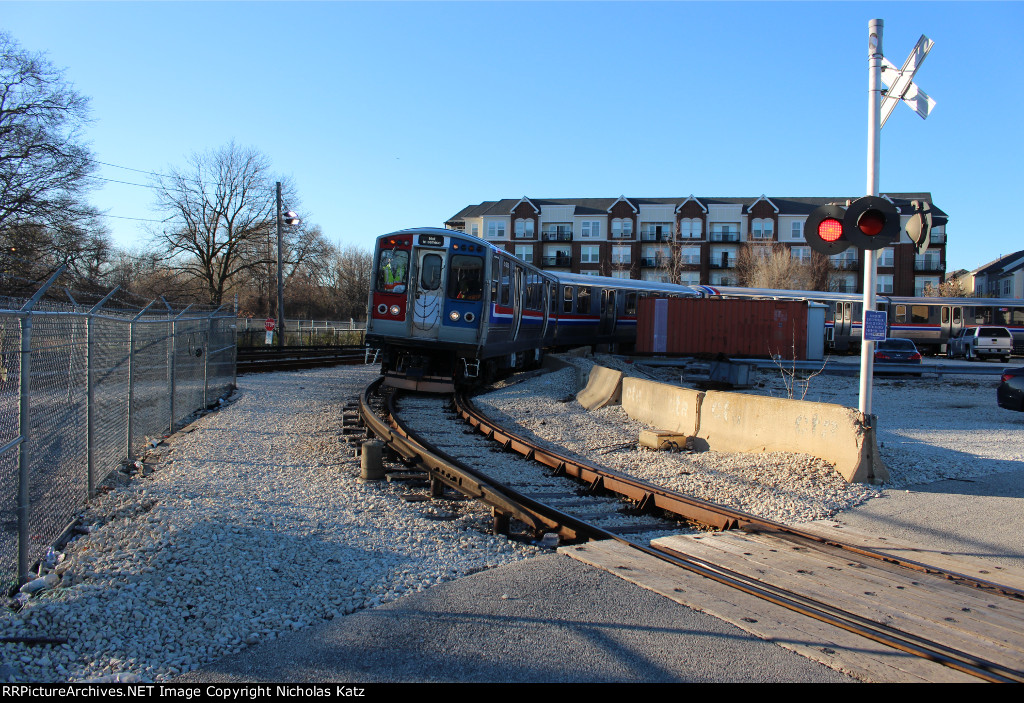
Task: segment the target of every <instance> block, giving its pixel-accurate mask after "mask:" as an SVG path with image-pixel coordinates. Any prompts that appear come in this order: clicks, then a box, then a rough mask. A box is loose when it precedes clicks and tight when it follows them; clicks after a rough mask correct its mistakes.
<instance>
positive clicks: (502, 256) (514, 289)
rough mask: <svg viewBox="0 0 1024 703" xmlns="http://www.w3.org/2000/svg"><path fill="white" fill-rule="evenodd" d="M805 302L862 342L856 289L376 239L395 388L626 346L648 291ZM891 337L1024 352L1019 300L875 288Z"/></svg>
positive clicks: (473, 241) (373, 325) (433, 236)
mask: <svg viewBox="0 0 1024 703" xmlns="http://www.w3.org/2000/svg"><path fill="white" fill-rule="evenodd" d="M712 296H721V297H731V298H774V299H785V300H808V301H813V302H818V303H824V304H826V305H827V306H828V311H827V313H826V320H825V336H826V340H825V341H826V345H827V346H828V347H829V348H831V349H834V350H836V351H839V352H843V351H852V350H856V349H858V348H859V347H860V343H861V322H860V321H861V319H862V317H863V314H862V308H863V297H862V296H861V295H860V294H855V293H829V292H819V291H805V290H774V289H763V288H740V287H730V286H703V285H701V286H693V287H691V286H685V285H673V284H668V283H657V282H652V281H638V280H634V279H620V278H605V277H602V276H584V275H579V274H572V273H564V272H558V271H550V270H542V269H540V268H537V267H536V266H533V265H532V264H529V263H527V262H524V261H522V260H520V259H517V258H516V257H514V256H512V255H511V254H509V253H508V252H506V251H504V250H503V249H500V248H498V247H496V246H494V245H492V244H490V243H489V242H485V241H483V240H481V239H479V238H478V237H473V236H470V235H467V234H464V233H462V232H457V231H455V230H447V229H436V228H416V229H407V230H402V231H400V232H394V233H392V234H385V235H383V236H381V237H378V238H377V243H376V247H375V249H374V258H373V270H372V279H371V287H370V296H369V310H368V315H367V327H366V342H367V345H368V346H369V347H371V348H373V349H375V350H376V351H377V354H378V357H379V360H380V362H381V372H382V373H383V374H384V377H385V382H386V383H387V384H388V385H392V386H397V387H401V388H408V389H412V390H421V391H430V392H446V391H451V390H452V389H453V388H454V387H455V386H456V385H461V384H472V383H476V382H478V381H482V382H488V381H490V380H491V379H493V378H495V377H497V376H498V375H500V374H501V373H504V372H506V371H509V370H513V369H522V368H528V367H531V366H534V365H538V364H539V363H540V361H541V359H542V356H543V354H544V350H545V349H550V348H555V347H571V346H582V345H593V344H608V345H613V346H615V347H628V346H629V345H631V344H632V343H633V342H634V341H635V339H636V328H637V309H638V306H639V301H640V299H642V298H644V297H659V298H665V297H712ZM876 306H877V308H878V309H879V310H884V311H885V312H886V313H887V315H888V335H889V336H890V337H902V338H906V339H911V340H913V341H914V343H915V345H916V346H917V347H918V349H920V350H921V351H922V352H931V353H939V352H940V351H942V350H943V348H945V346H946V345H947V344H948V341H949V338H950V337H952V336H953V335H955V334H956V333H957V332H958V331H959V330H960V329H961V328H963V327H970V326H974V325H986V326H999V327H1006V328H1008V329H1009V330H1010V332H1011V334H1012V335H1013V338H1014V353H1015V354H1024V301H1022V300H1019V299H1002V298H920V297H898V296H889V295H883V294H879V295H878V296H877V297H876Z"/></svg>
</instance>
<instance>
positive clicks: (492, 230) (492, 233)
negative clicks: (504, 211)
mask: <svg viewBox="0 0 1024 703" xmlns="http://www.w3.org/2000/svg"><path fill="white" fill-rule="evenodd" d="M487 238H488V239H504V238H505V223H504V222H488V223H487Z"/></svg>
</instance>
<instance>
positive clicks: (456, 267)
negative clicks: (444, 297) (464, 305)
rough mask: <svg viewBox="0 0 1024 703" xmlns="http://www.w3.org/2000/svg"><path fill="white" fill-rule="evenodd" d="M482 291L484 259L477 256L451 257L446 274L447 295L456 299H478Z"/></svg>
mask: <svg viewBox="0 0 1024 703" xmlns="http://www.w3.org/2000/svg"><path fill="white" fill-rule="evenodd" d="M483 292H484V260H483V259H481V258H480V257H479V256H463V255H461V254H456V255H455V256H453V257H452V262H451V272H450V273H449V274H448V297H449V298H456V299H458V300H480V298H481V297H483Z"/></svg>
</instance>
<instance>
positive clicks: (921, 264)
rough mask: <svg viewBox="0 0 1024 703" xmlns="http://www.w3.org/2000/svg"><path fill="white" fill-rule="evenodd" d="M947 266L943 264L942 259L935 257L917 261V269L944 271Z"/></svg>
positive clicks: (915, 267) (915, 265)
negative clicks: (936, 259) (937, 259)
mask: <svg viewBox="0 0 1024 703" xmlns="http://www.w3.org/2000/svg"><path fill="white" fill-rule="evenodd" d="M945 269H946V267H945V266H943V265H942V262H941V261H935V260H933V259H925V260H924V261H915V262H914V270H915V271H944V270H945Z"/></svg>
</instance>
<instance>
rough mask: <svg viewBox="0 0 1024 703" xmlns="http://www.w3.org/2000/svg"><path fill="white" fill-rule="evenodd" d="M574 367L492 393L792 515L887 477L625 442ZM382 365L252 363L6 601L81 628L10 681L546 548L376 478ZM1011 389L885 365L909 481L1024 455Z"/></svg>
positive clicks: (722, 491) (220, 643)
mask: <svg viewBox="0 0 1024 703" xmlns="http://www.w3.org/2000/svg"><path fill="white" fill-rule="evenodd" d="M601 361H602V363H606V364H611V363H621V362H614V361H609V360H607V359H601ZM580 363H582V364H584V365H586V364H588V363H591V362H589V361H586V360H584V361H582V362H580ZM623 366H628V365H625V364H623ZM643 371H646V372H647V373H649V374H651V375H653V376H656V377H659V376H663V377H665V378H666V379H670V378H671V379H674V380H678V377H679V372H678V371H673V370H664V369H651V368H648V369H646V370H643ZM632 372H633V373H637V371H636V370H633V371H632ZM573 373H574V372H573V371H571V370H570V371H562V372H559V373H556V374H550V375H547V376H541V377H537V378H533V379H531V380H528V381H524V382H522V383H519V384H514V385H508V386H507V387H505V388H503V389H500V390H498V391H496V392H494V393H491V394H489V395H488V396H485V397H480V398H478V400H477V402H478V404H479V405H481V407H482V408H483V409H485V410H487V411H488V412H494V413H502V414H505V415H507V416H509V417H514V418H515V419H516V420H517V422H518V423H519V424H521V426H522V427H523V428H524V429H525V430H526V431H528V432H530V433H533V434H535V435H537V436H539V437H545V438H547V439H549V440H550V441H553V442H557V443H559V444H565V445H567V446H568V447H569V448H570V449H572V450H574V451H577V452H578V453H581V454H582V453H595V454H596V458H597V459H599V460H600V461H602V462H604V463H606V464H607V465H608V466H609V467H612V468H615V469H616V470H619V471H626V472H630V473H636V474H640V475H643V476H646V477H648V478H651V479H652V480H655V481H658V482H662V483H666V484H668V485H672V486H673V487H676V488H679V489H680V490H683V491H685V492H688V493H690V494H692V495H695V496H697V497H701V498H707V499H711V500H717V501H721V502H726V503H729V504H732V505H735V506H736V507H739V508H741V509H743V510H747V511H750V512H755V513H758V514H762V515H765V516H767V517H772V518H775V519H779V520H788V521H799V520H810V519H815V518H819V517H825V516H830V515H833V514H834V513H835V512H836V511H839V510H842V509H843V508H845V507H848V506H851V505H855V504H857V503H858V502H861V501H864V500H867V499H870V498H871V497H872V496H875V495H878V493H879V489H878V488H876V487H866V486H860V485H852V486H851V485H847V484H846V483H845V482H844V481H843V480H842V479H841V478H840V477H838V475H836V474H835V472H834V471H833V470H832V469H831V467H830V466H829V465H827V464H826V463H825V462H823V461H821V460H820V459H816V458H814V457H808V456H806V455H787V454H762V455H756V454H750V455H747V454H723V453H718V452H706V453H702V454H691V455H685V454H666V453H655V452H648V451H639V450H637V449H635V448H633V447H631V446H625V445H628V444H631V443H633V442H635V441H636V438H637V434H638V431H639V429H640V427H639V425H637V424H636V423H634V422H632V421H631V420H629V419H628V418H626V417H625V416H624V414H623V413H622V412H621V409H619V408H606V409H603V410H600V411H597V412H594V413H587V412H585V411H584V410H582V408H580V407H579V405H578V404H576V403H575V401H572V400H569V399H570V397H571V395H572V394H573V392H574V390H575V389H574V386H573V381H572V376H573ZM373 375H374V371H373V370H372V369H366V368H362V367H338V368H334V369H323V370H314V371H304V372H294V373H287V374H264V375H255V376H248V377H242V378H240V379H239V384H240V390H239V391H238V392H237V393H236V395H235V396H234V398H233V399H232V402H231V403H230V404H228V405H227V406H226V407H225V408H223V409H222V410H220V411H219V412H216V413H211V414H209V415H206V416H205V417H203V418H202V419H200V420H199V421H198V422H197V423H196V424H195V426H194V427H195V429H194V430H193V431H191V432H190V433H187V434H182V435H179V436H177V437H176V438H175V439H174V441H173V442H172V443H171V446H170V447H169V448H168V447H160V448H158V449H157V452H159V453H161V454H162V460H161V461H160V462H159V463H158V464H157V465H156V468H157V470H156V471H155V472H154V473H152V474H150V475H148V476H146V477H143V478H135V479H133V480H132V481H131V482H129V483H127V484H126V485H123V486H120V487H118V488H117V489H116V490H114V491H112V492H111V493H109V494H107V495H105V496H103V497H101V498H99V499H97V500H96V501H94V504H93V505H92V506H91V507H90V508H89V510H88V511H87V512H86V513H85V515H84V518H83V521H84V523H85V524H87V525H91V526H92V527H93V528H94V529H93V531H92V532H91V533H90V534H87V535H84V536H82V537H80V538H78V539H76V540H75V541H74V542H72V543H71V545H69V547H68V548H67V551H66V559H65V561H64V562H63V563H62V564H61V565H60V566H59V567H58V569H57V570H58V571H59V572H61V573H62V576H63V582H62V584H61V587H59V588H57V589H54V590H49V591H44V592H43V593H41V594H40V595H37V596H35V597H33V598H32V599H31V600H30V602H29V603H28V605H27V606H26V607H24V608H23V609H22V610H21V611H20V612H17V613H13V612H11V611H8V610H4V611H3V613H2V614H0V636H3V637H8V638H10V637H57V638H67V640H68V643H67V644H64V645H59V646H30V645H27V644H23V643H3V644H0V656H2V660H0V680H6V681H21V682H25V681H37V682H43V681H83V680H95V679H102V678H104V677H105V678H107V679H110V678H111V677H119V678H120V679H122V680H125V679H127V680H144V681H162V680H167V679H169V678H171V677H173V676H175V675H176V674H178V673H180V672H184V671H187V670H190V669H193V668H196V667H198V666H200V665H201V664H204V663H208V662H211V661H213V660H216V659H218V658H220V657H222V656H224V655H226V654H228V653H232V652H237V651H239V650H241V649H243V648H245V647H247V646H251V645H253V644H256V643H258V642H261V641H266V640H268V639H273V638H275V637H276V636H277V635H278V633H282V632H287V631H290V630H296V629H300V628H303V627H305V626H307V625H310V624H313V623H315V622H320V621H323V620H324V619H329V618H333V617H335V616H338V615H343V614H347V613H351V612H353V611H354V610H357V609H360V608H367V607H373V606H375V605H378V604H380V603H383V602H386V601H390V600H393V599H396V598H398V597H400V596H402V595H404V594H407V593H410V592H413V591H417V590H421V589H424V588H427V587H429V586H430V585H432V584H435V583H438V582H442V581H445V580H449V579H454V578H457V577H459V576H462V575H464V574H468V573H471V572H474V571H477V570H480V569H484V568H489V567H493V566H497V565H501V564H505V563H509V562H511V561H514V560H517V559H523V558H527V557H529V556H532V555H533V554H536V553H538V552H539V551H541V550H540V548H539V547H535V546H530V545H522V544H517V543H512V542H509V541H507V540H505V539H502V538H496V537H493V536H491V535H489V534H488V532H489V529H490V516H489V513H487V512H486V511H484V510H482V509H480V508H479V507H477V506H476V505H475V504H473V503H471V502H469V501H445V502H443V503H438V502H434V503H424V502H407V501H405V500H403V499H402V496H403V494H406V493H408V492H409V491H410V489H409V488H408V487H405V486H401V485H396V484H389V483H362V482H360V481H359V480H358V472H359V465H358V460H357V459H356V458H354V457H353V456H352V452H351V450H350V449H349V446H348V445H347V444H346V443H345V442H344V441H343V437H342V435H341V415H342V406H343V405H344V403H345V401H346V400H348V399H349V398H351V397H352V396H353V395H354V394H355V393H356V392H357V391H358V390H360V389H361V388H363V387H364V386H365V385H366V383H368V382H369V380H370V379H371V378H372V377H373ZM757 380H758V382H759V383H760V384H762V385H761V387H759V388H757V389H754V390H753V391H752V392H762V393H772V394H774V395H784V392H783V391H782V384H781V381H780V379H779V375H778V373H777V372H775V373H767V372H765V373H761V374H760V375H759V376H758V379H757ZM995 385H996V384H995V382H993V380H992V379H991V378H989V379H982V378H978V377H947V378H945V379H942V380H936V379H923V380H921V381H917V380H912V381H903V380H900V379H888V378H879V379H876V384H875V395H874V410H875V412H876V414H877V415H878V417H879V422H880V428H879V433H878V436H879V439H880V441H881V444H882V447H881V451H882V456H883V458H884V459H885V461H886V463H887V464H888V465H889V469H890V472H891V474H892V476H893V484H892V485H895V486H907V485H911V484H915V483H920V482H928V481H933V480H938V479H943V478H965V479H966V478H969V477H971V476H977V475H982V474H987V473H994V472H998V471H1005V470H1009V469H1016V468H1019V466H1020V461H1021V460H1022V459H1024V414H1021V413H1012V412H1009V411H1005V410H1001V409H999V408H997V407H996V405H995V398H994V395H995V390H994V389H995ZM856 396H857V380H856V378H855V377H836V376H819V377H816V378H815V379H813V380H812V382H811V387H810V392H809V394H808V397H807V399H808V400H821V401H825V402H838V403H842V404H845V405H853V406H856ZM567 401H568V402H567Z"/></svg>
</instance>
